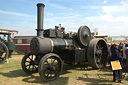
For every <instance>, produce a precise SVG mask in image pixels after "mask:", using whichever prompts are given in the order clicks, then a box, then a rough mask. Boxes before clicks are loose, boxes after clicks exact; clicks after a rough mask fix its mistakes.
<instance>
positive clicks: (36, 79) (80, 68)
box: [0, 55, 128, 85]
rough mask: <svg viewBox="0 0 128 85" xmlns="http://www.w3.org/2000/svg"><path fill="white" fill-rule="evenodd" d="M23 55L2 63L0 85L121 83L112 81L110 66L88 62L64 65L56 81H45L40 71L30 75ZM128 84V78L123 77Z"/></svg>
mask: <svg viewBox="0 0 128 85" xmlns="http://www.w3.org/2000/svg"><path fill="white" fill-rule="evenodd" d="M22 57H23V55H12V58H9V59H8V60H9V63H7V62H5V63H4V64H0V85H121V84H119V83H114V82H112V70H111V68H110V67H109V66H107V67H106V68H104V69H101V70H94V69H92V68H91V67H89V66H88V64H82V65H77V66H69V65H66V64H65V65H64V67H63V71H62V74H61V75H60V77H59V78H58V79H56V80H54V81H50V82H43V81H42V79H41V77H40V76H39V74H38V73H35V74H32V75H28V74H26V73H25V72H24V71H23V70H22V68H21V59H22ZM123 81H124V82H125V84H123V85H128V78H123Z"/></svg>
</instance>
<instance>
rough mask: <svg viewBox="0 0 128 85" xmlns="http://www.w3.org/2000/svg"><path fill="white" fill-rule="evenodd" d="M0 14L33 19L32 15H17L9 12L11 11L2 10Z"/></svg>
mask: <svg viewBox="0 0 128 85" xmlns="http://www.w3.org/2000/svg"><path fill="white" fill-rule="evenodd" d="M0 13H1V14H7V15H13V16H23V17H35V16H32V15H28V14H22V13H18V12H11V11H4V10H0Z"/></svg>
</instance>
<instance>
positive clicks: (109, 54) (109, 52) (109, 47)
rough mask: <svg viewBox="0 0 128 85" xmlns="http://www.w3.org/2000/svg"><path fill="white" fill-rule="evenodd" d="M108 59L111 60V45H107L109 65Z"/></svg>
mask: <svg viewBox="0 0 128 85" xmlns="http://www.w3.org/2000/svg"><path fill="white" fill-rule="evenodd" d="M110 58H111V43H108V64H110ZM110 66H111V64H110Z"/></svg>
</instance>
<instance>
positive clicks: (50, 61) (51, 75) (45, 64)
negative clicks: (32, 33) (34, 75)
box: [38, 53, 63, 81]
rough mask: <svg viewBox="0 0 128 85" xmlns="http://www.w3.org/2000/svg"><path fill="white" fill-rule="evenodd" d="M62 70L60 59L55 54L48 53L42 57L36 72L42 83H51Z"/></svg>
mask: <svg viewBox="0 0 128 85" xmlns="http://www.w3.org/2000/svg"><path fill="white" fill-rule="evenodd" d="M62 68H63V64H62V60H61V58H60V57H59V56H58V55H57V54H55V53H48V54H46V55H44V56H43V57H42V59H41V61H40V63H39V68H38V71H39V74H40V76H41V77H42V78H43V80H44V81H51V80H55V79H57V78H58V77H59V76H60V74H61V72H62Z"/></svg>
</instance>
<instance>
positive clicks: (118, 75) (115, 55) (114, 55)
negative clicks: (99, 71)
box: [110, 43, 123, 83]
mask: <svg viewBox="0 0 128 85" xmlns="http://www.w3.org/2000/svg"><path fill="white" fill-rule="evenodd" d="M118 46H119V44H118V43H115V44H114V45H112V46H111V58H110V59H111V61H115V60H119V61H120V64H121V66H122V57H121V54H120V52H119V50H118ZM117 79H118V83H123V82H122V69H120V70H113V81H114V82H116V81H117Z"/></svg>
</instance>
